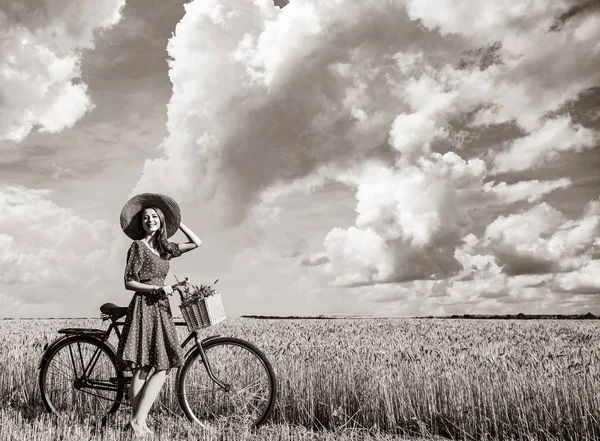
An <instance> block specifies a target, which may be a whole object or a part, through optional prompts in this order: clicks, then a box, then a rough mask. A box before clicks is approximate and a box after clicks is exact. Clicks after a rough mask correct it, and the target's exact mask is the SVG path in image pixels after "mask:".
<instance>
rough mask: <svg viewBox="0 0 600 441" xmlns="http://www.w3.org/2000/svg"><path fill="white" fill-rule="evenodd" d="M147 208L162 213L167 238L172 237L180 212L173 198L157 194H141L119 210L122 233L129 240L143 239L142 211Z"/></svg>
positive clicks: (179, 222)
mask: <svg viewBox="0 0 600 441" xmlns="http://www.w3.org/2000/svg"><path fill="white" fill-rule="evenodd" d="M148 207H156V208H159V209H160V210H161V211H162V212H163V214H164V216H165V226H166V229H167V237H171V236H173V235H174V234H175V233H176V232H177V229H178V228H179V224H181V210H180V209H179V205H177V202H175V200H174V199H173V198H171V197H169V196H167V195H164V194H159V193H142V194H138V195H136V196H134V197H132V198H131V199H129V200H128V201H127V203H126V204H125V206H124V207H123V209H122V210H121V219H120V221H121V229H122V230H123V232H124V233H125V234H126V235H127V236H129V237H130V238H131V239H134V240H139V239H143V238H144V237H145V236H146V232H145V231H144V228H143V227H142V211H143V210H144V208H148Z"/></svg>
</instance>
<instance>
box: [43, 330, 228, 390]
mask: <svg viewBox="0 0 600 441" xmlns="http://www.w3.org/2000/svg"><path fill="white" fill-rule="evenodd" d="M174 323H175V326H187V325H186V323H185V322H183V321H176V322H174ZM124 324H125V322H123V321H118V320H111V323H110V325H109V326H108V329H107V330H106V331H102V330H99V329H89V330H83V329H80V330H78V332H69V331H70V329H68V328H67V329H60V330H59V331H58V332H59V333H64V334H65V335H64V336H63V337H61V338H59V339H57V340H55V341H54V342H53V343H52V344H50V345H47V346H46V347H45V349H46V351H45V354H44V356H43V357H42V360H41V361H40V367H41V365H42V363H43V362H44V359H45V358H46V356H47V355H46V354H49V353H50V352H51V350H52V348H53V347H54V346H55V345H56V344H58V343H60V342H61V341H63V340H64V339H67V340H68V339H70V338H72V337H74V336H78V335H87V336H89V337H91V338H96V339H98V340H100V341H102V342H103V343H105V344H106V345H108V346H109V348H110V349H111V350H112V351H113V352H114V353H115V354H116V351H115V350H114V347H113V346H112V345H111V344H110V342H109V341H108V339H109V338H110V334H111V333H112V332H113V330H114V332H115V334H116V336H117V339H119V340H120V339H121V330H120V329H119V328H120V327H122V326H123V325H124ZM86 331H87V332H86ZM218 337H219V335H211V336H209V337H207V338H205V339H203V340H200V338H199V336H198V333H197V332H196V331H192V332H190V333H189V335H188V336H187V337H186V338H185V340H184V341H183V343H181V349H185V347H186V346H187V345H188V344H189V343H190V341H192V340H194V341H195V343H196V344H195V345H194V346H193V347H191V348H190V349H189V350H188V351H187V353H186V354H185V357H184V359H187V357H188V356H189V355H190V354H191V353H192V352H193V351H194V350H195V349H196V348H198V350H199V352H200V357H201V359H202V363H203V364H204V367H205V368H206V372H207V374H208V376H209V378H210V379H211V380H212V381H213V382H215V383H216V384H217V385H218V386H219V387H221V388H222V389H224V390H225V391H227V392H228V391H229V390H230V386H229V385H228V384H224V383H223V382H221V381H220V380H219V379H218V378H216V377H215V375H214V373H213V372H212V369H211V367H210V363H209V361H208V359H207V357H206V354H205V352H204V349H203V347H202V345H203V343H206V342H209V341H210V340H212V339H214V338H218ZM77 352H78V353H75V354H74V353H73V348H72V347H71V346H70V345H69V356H70V358H71V363H72V364H73V368H74V371H75V373H76V379H75V381H74V387H75V388H76V389H77V390H81V389H82V388H85V389H86V390H90V389H92V390H106V391H117V390H118V389H119V387H122V386H120V385H126V384H130V383H131V378H132V377H131V376H117V377H112V378H109V379H108V381H106V380H96V379H89V378H88V376H89V374H90V373H91V372H92V371H93V369H94V367H95V366H96V363H97V362H98V359H99V356H100V354H101V349H100V348H96V351H95V352H94V354H92V357H91V358H90V360H89V361H88V362H87V364H84V360H83V354H82V353H81V347H80V346H79V344H78V346H77ZM77 356H78V357H79V358H78V360H77ZM78 362H79V363H78ZM78 372H81V375H79V373H78ZM88 393H90V394H91V392H88ZM92 395H95V396H98V397H101V398H104V397H102V396H101V395H96V394H92Z"/></svg>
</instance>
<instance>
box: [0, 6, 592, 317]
mask: <svg viewBox="0 0 600 441" xmlns="http://www.w3.org/2000/svg"><path fill="white" fill-rule="evenodd" d="M599 146H600V6H599V4H598V2H596V1H593V0H589V1H579V0H554V1H552V2H548V1H547V0H528V1H521V2H505V1H503V0H490V1H487V2H480V1H476V0H464V1H460V2H458V1H457V0H454V1H451V0H436V1H435V2H434V1H433V0H418V1H417V0H397V1H385V0H363V1H360V2H356V1H353V0H332V1H326V2H325V1H317V0H292V1H291V2H289V3H287V2H285V1H284V0H281V1H279V2H276V3H273V1H272V0H256V1H254V2H252V1H249V0H248V1H246V0H244V1H240V0H192V1H190V2H187V3H186V2H184V1H181V0H161V1H158V0H127V1H126V0H104V1H103V2H97V1H96V0H81V1H78V2H73V1H70V0H2V2H1V3H0V305H2V307H1V309H0V317H96V316H98V315H99V311H98V308H99V306H100V305H101V304H102V303H104V302H113V303H116V304H120V305H127V304H128V302H129V301H130V299H131V295H132V293H131V292H130V291H126V290H125V289H124V286H123V271H124V267H125V258H126V253H127V249H128V247H129V245H130V243H131V240H130V239H128V238H127V237H126V236H125V235H124V234H123V232H122V231H121V230H120V227H119V222H118V218H119V214H120V211H121V208H122V207H123V205H124V204H125V202H126V201H127V200H128V199H129V198H130V197H132V196H133V195H135V194H138V193H141V192H158V193H164V194H168V195H170V196H171V197H173V198H174V199H175V200H176V201H178V203H179V205H180V207H181V210H182V219H183V222H184V223H185V224H186V225H187V226H188V227H190V228H191V229H192V230H193V231H194V232H195V233H196V234H197V235H198V236H199V237H200V238H201V239H202V241H203V243H202V245H201V246H200V247H199V248H198V249H197V250H194V251H193V252H190V253H187V254H185V255H183V256H182V257H180V258H177V259H175V260H173V261H172V264H171V273H170V275H169V277H168V279H167V282H173V283H174V282H175V278H174V277H175V276H177V277H179V278H181V277H184V276H187V277H189V279H190V280H191V281H192V282H193V283H195V284H210V283H213V282H214V281H215V280H216V279H218V280H219V281H218V283H217V285H216V288H218V289H219V290H220V291H221V293H222V295H223V301H224V305H225V310H226V312H227V314H228V315H229V316H238V315H242V314H265V315H318V314H328V315H374V316H415V315H448V314H514V313H519V312H523V313H563V314H571V313H585V312H592V313H596V314H600V235H599V233H600V177H599V176H598V173H597V171H598V170H599V169H600V149H599V148H598V147H599ZM171 240H172V241H174V242H181V241H185V240H186V239H185V237H184V236H183V235H182V233H180V232H179V233H177V234H176V235H175V236H173V237H172V238H171ZM171 305H172V308H173V310H174V312H175V313H176V315H178V312H179V311H178V308H177V306H178V305H177V300H176V299H172V302H171Z"/></svg>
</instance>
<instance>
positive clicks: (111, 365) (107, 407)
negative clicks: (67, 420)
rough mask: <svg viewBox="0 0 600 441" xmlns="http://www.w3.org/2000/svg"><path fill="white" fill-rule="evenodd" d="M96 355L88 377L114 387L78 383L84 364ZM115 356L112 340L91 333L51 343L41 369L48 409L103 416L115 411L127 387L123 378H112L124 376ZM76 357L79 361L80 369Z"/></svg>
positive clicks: (40, 383)
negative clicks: (110, 341) (120, 379)
mask: <svg viewBox="0 0 600 441" xmlns="http://www.w3.org/2000/svg"><path fill="white" fill-rule="evenodd" d="M96 354H97V355H96ZM84 357H87V358H84ZM93 357H95V358H96V361H95V363H94V366H93V370H92V371H91V372H90V373H89V375H88V376H87V378H88V379H89V381H95V382H98V383H99V382H102V384H103V385H104V384H106V387H111V390H100V389H96V388H94V387H92V386H88V385H86V384H81V383H79V384H78V382H81V379H82V376H81V375H80V372H82V371H83V368H82V367H81V366H82V365H83V364H84V363H85V362H88V363H89V362H90V361H92V360H93ZM116 359H117V358H116V354H115V351H114V349H113V348H112V347H111V346H110V345H109V344H107V343H105V342H103V341H101V340H99V339H98V338H95V337H92V336H88V335H74V336H67V337H65V338H63V339H62V340H60V341H59V342H58V343H56V344H55V345H53V346H52V347H50V348H49V350H48V351H47V352H46V353H45V354H44V356H43V359H42V362H41V365H40V373H39V387H40V392H41V395H42V401H43V403H44V406H45V407H46V410H48V412H51V413H54V414H56V415H62V414H70V415H73V416H75V417H85V416H93V417H94V418H96V417H97V418H104V417H105V416H107V415H108V414H111V413H114V412H116V411H117V409H118V408H119V406H120V405H121V401H122V399H123V395H124V389H125V386H124V385H123V384H122V383H121V382H118V381H114V382H113V381H111V378H112V379H117V378H122V377H123V373H122V372H121V371H119V370H118V369H117V363H116ZM73 360H75V361H76V362H77V364H79V366H78V368H79V371H78V369H77V368H75V366H74V361H73ZM84 360H85V361H84Z"/></svg>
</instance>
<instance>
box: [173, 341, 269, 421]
mask: <svg viewBox="0 0 600 441" xmlns="http://www.w3.org/2000/svg"><path fill="white" fill-rule="evenodd" d="M205 354H206V357H207V360H208V362H209V365H210V367H211V371H212V373H213V375H214V376H215V377H216V378H217V379H219V381H221V382H222V383H223V384H226V385H229V388H228V390H226V389H224V388H222V387H220V386H219V385H217V384H216V383H215V382H214V381H213V380H211V379H210V377H209V375H208V372H207V371H206V368H205V366H204V364H203V363H202V360H201V357H200V356H199V355H198V354H196V356H195V358H194V359H189V360H187V361H186V364H185V365H184V368H183V372H182V379H181V382H182V384H181V385H180V388H181V389H180V393H181V396H182V400H181V404H182V407H183V408H184V410H185V411H186V414H187V415H188V417H190V418H191V419H192V420H195V421H202V420H210V421H212V422H218V424H220V425H221V424H232V423H236V422H240V423H243V424H246V425H256V424H259V423H261V422H262V421H263V420H264V418H265V417H266V416H267V414H268V413H269V412H270V409H271V407H272V402H273V400H274V394H275V384H274V381H275V380H274V378H273V375H272V369H271V368H270V365H269V364H268V361H266V359H265V358H264V356H263V355H262V354H260V351H258V350H257V349H256V348H254V347H253V346H251V345H249V344H247V343H245V342H243V341H241V340H239V339H234V338H222V339H220V340H219V341H213V342H210V343H209V344H208V345H207V347H206V348H205Z"/></svg>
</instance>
